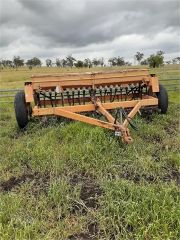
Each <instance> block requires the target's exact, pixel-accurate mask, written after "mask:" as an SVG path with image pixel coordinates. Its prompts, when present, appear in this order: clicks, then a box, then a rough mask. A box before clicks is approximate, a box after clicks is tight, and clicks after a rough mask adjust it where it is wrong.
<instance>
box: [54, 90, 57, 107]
mask: <svg viewBox="0 0 180 240" xmlns="http://www.w3.org/2000/svg"><path fill="white" fill-rule="evenodd" d="M56 97H57V92H54V103H55V107H57V102H56Z"/></svg>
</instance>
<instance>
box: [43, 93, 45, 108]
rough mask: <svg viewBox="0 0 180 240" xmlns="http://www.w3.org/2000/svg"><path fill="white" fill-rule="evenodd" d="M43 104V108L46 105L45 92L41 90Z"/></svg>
mask: <svg viewBox="0 0 180 240" xmlns="http://www.w3.org/2000/svg"><path fill="white" fill-rule="evenodd" d="M43 93H44V94H43V104H44V108H45V107H46V92H45V91H43Z"/></svg>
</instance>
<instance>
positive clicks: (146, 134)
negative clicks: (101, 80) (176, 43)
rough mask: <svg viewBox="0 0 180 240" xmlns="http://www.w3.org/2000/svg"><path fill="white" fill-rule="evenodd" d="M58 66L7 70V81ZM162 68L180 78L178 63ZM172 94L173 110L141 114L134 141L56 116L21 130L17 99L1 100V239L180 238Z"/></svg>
mask: <svg viewBox="0 0 180 240" xmlns="http://www.w3.org/2000/svg"><path fill="white" fill-rule="evenodd" d="M95 70H96V69H95ZM58 71H62V69H56V68H51V69H47V68H42V69H33V70H32V71H29V70H27V69H19V70H17V71H16V70H6V69H5V70H2V71H1V72H0V74H1V87H0V88H22V87H23V81H24V80H27V79H29V77H30V75H32V74H35V73H38V72H40V73H49V72H58ZM64 71H72V70H69V69H66V70H64ZM77 71H78V70H77ZM81 71H82V70H81ZM156 73H157V75H158V76H159V77H160V79H165V78H167V79H168V78H170V79H171V80H170V81H171V82H173V83H176V80H175V79H177V78H178V77H180V69H178V67H177V66H170V67H169V66H168V68H167V69H166V68H161V69H157V70H156ZM173 78H174V79H173ZM169 98H170V105H169V110H168V113H167V114H166V115H158V114H157V113H156V114H153V115H151V116H149V117H148V118H147V117H146V118H142V117H139V116H137V117H136V118H135V122H136V125H137V126H138V131H135V130H132V129H131V132H132V136H133V138H134V142H133V143H132V144H131V145H125V144H123V143H121V141H119V140H118V139H117V138H115V136H114V135H113V134H112V132H109V131H107V130H104V129H100V128H98V127H92V126H90V125H87V124H83V123H79V122H68V121H66V122H62V121H60V120H56V119H54V118H50V119H48V120H47V119H44V120H39V119H34V120H33V121H32V122H30V124H29V126H28V128H27V130H26V131H20V130H19V129H18V127H17V124H16V120H15V116H14V111H13V106H12V104H7V103H6V104H1V106H0V111H1V113H0V129H1V130H0V140H1V143H0V239H2V240H9V239H12V240H14V239H16V240H26V239H37V240H40V239H46V240H50V239H53V240H55V239H62V240H64V239H70V240H73V239H107V240H109V239H112V240H113V239H146V240H151V239H157V240H159V239H173V240H175V239H180V231H179V229H180V171H179V170H180V158H179V148H180V138H179V113H180V105H179V95H178V92H170V94H169Z"/></svg>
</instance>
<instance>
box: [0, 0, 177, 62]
mask: <svg viewBox="0 0 180 240" xmlns="http://www.w3.org/2000/svg"><path fill="white" fill-rule="evenodd" d="M0 11H1V14H0V15H1V21H0V22H1V26H0V54H1V56H0V57H1V58H6V59H8V58H12V57H13V56H17V55H19V56H21V57H23V58H25V59H29V58H32V57H34V56H36V57H40V58H41V59H46V58H53V59H55V58H56V57H60V58H62V57H65V56H66V55H67V54H72V55H73V56H74V57H77V58H80V59H82V58H86V57H89V58H94V57H104V58H105V59H107V58H109V57H112V56H120V57H124V58H125V59H127V60H131V61H133V56H134V54H135V53H136V52H137V51H143V52H144V53H145V55H146V56H148V55H150V54H152V53H154V52H156V51H158V50H163V51H164V52H165V53H166V59H168V58H172V57H176V56H179V55H180V37H179V36H180V28H179V26H180V1H179V0H0Z"/></svg>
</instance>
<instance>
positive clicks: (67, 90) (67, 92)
mask: <svg viewBox="0 0 180 240" xmlns="http://www.w3.org/2000/svg"><path fill="white" fill-rule="evenodd" d="M66 94H67V100H68V103H69V105H70V106H71V100H70V94H69V88H67V89H66Z"/></svg>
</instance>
